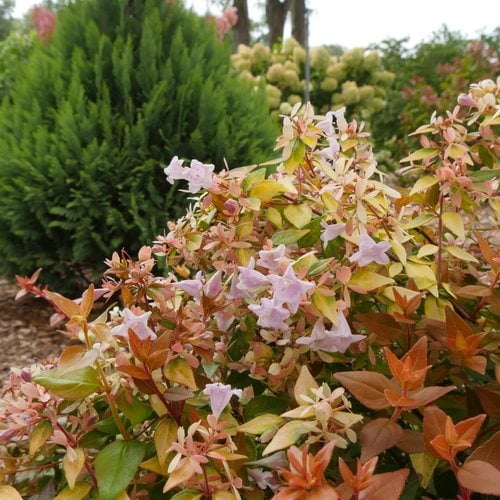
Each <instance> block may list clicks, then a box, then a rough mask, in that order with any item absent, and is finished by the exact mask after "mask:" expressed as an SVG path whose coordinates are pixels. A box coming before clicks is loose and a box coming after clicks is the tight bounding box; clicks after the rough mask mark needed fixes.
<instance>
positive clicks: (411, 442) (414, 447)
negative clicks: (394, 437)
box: [397, 429, 425, 454]
mask: <svg viewBox="0 0 500 500" xmlns="http://www.w3.org/2000/svg"><path fill="white" fill-rule="evenodd" d="M397 447H398V448H399V449H400V450H403V451H404V452H405V453H408V454H410V453H422V452H424V451H425V442H424V435H423V434H422V433H421V432H419V431H414V430H412V429H403V437H402V438H401V439H400V441H399V443H398V444H397Z"/></svg>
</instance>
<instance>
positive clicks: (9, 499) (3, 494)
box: [0, 484, 23, 500]
mask: <svg viewBox="0 0 500 500" xmlns="http://www.w3.org/2000/svg"><path fill="white" fill-rule="evenodd" d="M0 500H23V497H22V496H21V495H20V494H19V493H18V491H17V490H16V489H15V488H13V487H12V486H8V485H7V484H0Z"/></svg>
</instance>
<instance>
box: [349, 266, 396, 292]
mask: <svg viewBox="0 0 500 500" xmlns="http://www.w3.org/2000/svg"><path fill="white" fill-rule="evenodd" d="M393 283H394V280H393V279H392V278H387V277H386V276H381V275H380V274H377V273H374V272H372V271H366V270H364V269H362V270H359V271H356V272H355V273H353V275H352V276H351V279H350V280H349V283H348V286H349V287H350V288H353V289H356V290H361V291H365V292H369V291H370V290H376V289H377V288H380V287H383V286H387V285H392V284H393Z"/></svg>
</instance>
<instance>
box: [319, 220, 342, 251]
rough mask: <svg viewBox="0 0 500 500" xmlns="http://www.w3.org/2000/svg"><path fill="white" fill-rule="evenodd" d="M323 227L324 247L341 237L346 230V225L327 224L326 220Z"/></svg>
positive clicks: (322, 223) (322, 238) (322, 222)
mask: <svg viewBox="0 0 500 500" xmlns="http://www.w3.org/2000/svg"><path fill="white" fill-rule="evenodd" d="M321 227H322V228H323V229H324V231H323V232H322V233H321V237H320V238H321V241H322V242H323V246H325V247H326V246H327V245H328V242H329V241H331V240H334V239H335V238H336V237H337V236H340V235H341V234H342V233H343V232H344V230H345V224H327V223H326V222H325V221H324V220H322V221H321Z"/></svg>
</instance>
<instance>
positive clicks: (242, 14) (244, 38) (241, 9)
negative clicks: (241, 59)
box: [233, 0, 250, 52]
mask: <svg viewBox="0 0 500 500" xmlns="http://www.w3.org/2000/svg"><path fill="white" fill-rule="evenodd" d="M233 6H234V7H236V8H237V9H238V22H237V23H236V25H235V26H234V28H233V51H234V52H236V49H237V48H238V45H239V44H240V43H243V44H244V45H250V19H249V17H248V4H247V0H233Z"/></svg>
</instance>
